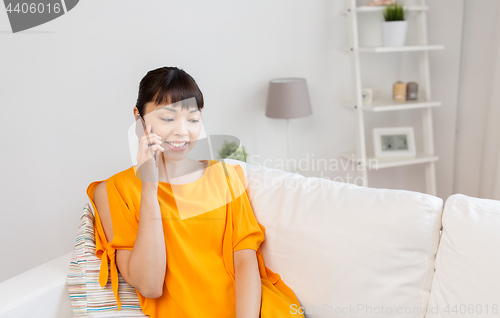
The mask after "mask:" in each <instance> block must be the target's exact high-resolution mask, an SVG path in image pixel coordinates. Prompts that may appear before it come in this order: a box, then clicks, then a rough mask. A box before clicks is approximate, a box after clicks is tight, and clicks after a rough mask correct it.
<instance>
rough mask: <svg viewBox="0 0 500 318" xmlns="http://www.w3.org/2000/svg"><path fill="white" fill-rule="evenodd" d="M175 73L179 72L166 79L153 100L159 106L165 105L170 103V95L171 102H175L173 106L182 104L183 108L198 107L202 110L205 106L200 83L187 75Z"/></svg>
mask: <svg viewBox="0 0 500 318" xmlns="http://www.w3.org/2000/svg"><path fill="white" fill-rule="evenodd" d="M171 75H173V76H171ZM175 75H178V74H169V75H168V76H167V77H166V78H165V79H164V82H163V83H162V85H160V87H159V88H158V91H157V93H156V95H155V98H154V100H153V102H154V103H155V104H156V105H158V106H164V105H166V104H167V103H168V102H167V101H168V99H167V97H168V96H170V104H175V105H172V106H173V107H176V106H178V105H181V109H189V108H192V107H197V108H198V110H201V109H202V108H203V95H202V94H201V92H200V90H199V88H198V85H196V83H193V82H192V81H190V80H189V79H188V78H186V77H183V76H175Z"/></svg>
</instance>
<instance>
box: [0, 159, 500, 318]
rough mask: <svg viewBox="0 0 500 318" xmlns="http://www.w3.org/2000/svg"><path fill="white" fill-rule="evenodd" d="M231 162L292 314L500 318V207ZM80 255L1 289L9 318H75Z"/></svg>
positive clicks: (3, 313) (0, 307)
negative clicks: (71, 277) (72, 287)
mask: <svg viewBox="0 0 500 318" xmlns="http://www.w3.org/2000/svg"><path fill="white" fill-rule="evenodd" d="M226 161H227V162H228V163H230V164H240V165H241V166H242V167H243V168H244V169H243V170H244V171H245V175H246V180H247V183H248V185H247V186H248V193H249V197H250V202H251V204H252V207H253V209H254V213H255V215H256V218H257V220H258V222H259V223H260V224H262V225H263V226H264V227H265V229H266V232H265V234H266V240H265V241H264V242H263V244H262V252H263V255H264V258H265V262H266V266H268V267H269V268H270V269H271V270H273V271H275V272H277V273H278V274H280V275H281V277H282V279H283V281H284V282H285V283H286V284H287V285H288V286H289V287H290V288H291V289H292V290H293V291H294V292H295V294H296V296H297V298H298V300H299V301H300V303H301V306H302V308H297V307H294V308H290V310H291V312H292V313H293V312H297V311H298V310H301V311H304V312H305V315H306V317H408V318H413V317H500V312H499V311H500V308H498V307H500V201H495V200H487V199H478V198H472V197H468V196H465V195H462V194H455V195H452V196H450V197H449V198H447V200H446V203H445V204H444V209H443V200H442V199H440V198H438V197H435V196H431V195H427V194H423V193H419V192H413V191H406V190H391V189H375V188H367V187H359V186H356V185H353V184H346V183H339V182H333V181H330V180H326V179H320V178H305V177H303V176H300V175H298V174H292V173H288V172H284V171H280V170H275V169H270V168H265V167H261V166H256V165H251V164H247V163H244V162H241V161H235V160H226ZM76 212H78V211H76ZM76 212H75V213H76ZM441 229H442V233H440V232H441V231H440V230H441ZM75 231H76V229H75ZM71 256H72V251H68V253H67V254H65V255H63V256H61V257H59V258H56V259H54V260H53V261H51V262H48V263H46V264H43V265H41V266H39V267H36V268H34V269H32V270H30V271H28V272H26V273H23V274H21V275H18V276H16V277H14V278H12V279H9V280H7V281H5V282H3V283H1V284H0V295H2V297H1V299H0V317H1V318H4V317H5V318H7V317H8V318H17V317H19V318H21V317H22V318H25V317H37V318H45V317H47V318H49V317H50V318H54V317H72V310H71V304H70V300H69V295H68V291H67V283H66V281H67V271H68V268H69V263H70V259H71Z"/></svg>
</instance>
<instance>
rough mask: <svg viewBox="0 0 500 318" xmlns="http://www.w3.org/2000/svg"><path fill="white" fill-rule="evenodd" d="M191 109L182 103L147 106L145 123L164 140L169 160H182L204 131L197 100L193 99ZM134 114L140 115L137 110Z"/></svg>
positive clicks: (166, 155) (166, 157)
mask: <svg viewBox="0 0 500 318" xmlns="http://www.w3.org/2000/svg"><path fill="white" fill-rule="evenodd" d="M188 101H189V108H188V109H186V108H184V109H182V107H181V103H180V102H179V103H175V104H168V105H164V106H161V107H160V106H158V105H155V104H153V103H152V102H150V103H147V104H146V110H145V114H146V115H145V116H144V121H145V122H146V125H147V124H150V125H151V131H152V132H153V133H155V134H157V135H159V136H160V137H161V138H162V142H163V143H162V147H163V148H164V149H165V151H164V152H163V155H164V156H165V159H167V160H175V161H177V160H181V159H183V158H185V157H186V155H187V154H188V153H189V152H190V151H191V149H193V148H194V146H195V145H196V141H197V140H198V138H199V136H200V134H201V131H202V121H201V111H200V110H199V109H198V106H197V105H196V100H195V99H194V98H191V99H189V100H188ZM134 113H136V114H138V113H139V112H138V110H137V108H135V109H134Z"/></svg>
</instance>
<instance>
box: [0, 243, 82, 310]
mask: <svg viewBox="0 0 500 318" xmlns="http://www.w3.org/2000/svg"><path fill="white" fill-rule="evenodd" d="M72 254H73V251H70V252H68V253H66V254H64V255H62V256H60V257H58V258H55V259H53V260H51V261H49V262H47V263H44V264H42V265H40V266H37V267H35V268H33V269H31V270H29V271H26V272H24V273H21V274H19V275H17V276H15V277H13V278H10V279H8V280H6V281H4V282H2V283H0V295H1V297H0V318H7V317H8V318H25V317H37V318H63V317H64V318H67V317H73V312H72V308H71V302H70V298H69V293H68V285H67V278H68V270H69V265H70V262H71V256H72Z"/></svg>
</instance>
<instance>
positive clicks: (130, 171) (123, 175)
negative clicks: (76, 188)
mask: <svg viewBox="0 0 500 318" xmlns="http://www.w3.org/2000/svg"><path fill="white" fill-rule="evenodd" d="M104 181H106V183H107V184H108V187H113V188H116V189H119V190H122V191H125V190H127V189H133V188H135V187H136V186H137V181H138V180H137V177H136V175H135V171H134V167H133V166H131V167H130V168H127V169H125V170H122V171H119V172H116V173H115V174H113V175H111V176H109V177H108V178H106V179H103V180H99V181H93V182H92V183H90V184H89V186H88V187H87V189H89V188H91V187H95V186H97V184H99V183H101V182H104Z"/></svg>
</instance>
